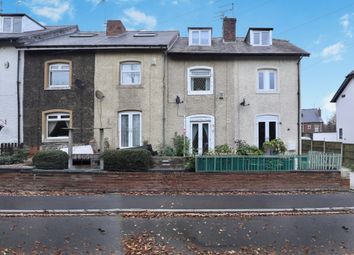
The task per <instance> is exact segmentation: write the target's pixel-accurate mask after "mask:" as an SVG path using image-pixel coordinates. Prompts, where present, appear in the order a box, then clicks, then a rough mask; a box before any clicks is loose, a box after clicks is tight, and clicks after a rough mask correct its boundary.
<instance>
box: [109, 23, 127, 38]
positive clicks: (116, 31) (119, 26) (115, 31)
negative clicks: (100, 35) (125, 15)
mask: <svg viewBox="0 0 354 255" xmlns="http://www.w3.org/2000/svg"><path fill="white" fill-rule="evenodd" d="M125 31H126V29H125V27H124V25H123V23H122V22H121V21H120V20H107V28H106V35H107V36H117V35H120V34H123V33H124V32H125Z"/></svg>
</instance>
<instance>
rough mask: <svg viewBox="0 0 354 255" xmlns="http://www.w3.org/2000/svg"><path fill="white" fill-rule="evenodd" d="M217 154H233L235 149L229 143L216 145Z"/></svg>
mask: <svg viewBox="0 0 354 255" xmlns="http://www.w3.org/2000/svg"><path fill="white" fill-rule="evenodd" d="M214 151H215V153H216V154H232V153H233V150H232V148H231V146H229V145H228V144H223V145H218V146H216V147H215V150H214Z"/></svg>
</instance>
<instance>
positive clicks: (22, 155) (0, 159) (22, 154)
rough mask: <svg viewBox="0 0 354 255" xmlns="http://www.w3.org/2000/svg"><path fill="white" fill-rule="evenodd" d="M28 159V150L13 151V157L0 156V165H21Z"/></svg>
mask: <svg viewBox="0 0 354 255" xmlns="http://www.w3.org/2000/svg"><path fill="white" fill-rule="evenodd" d="M27 157H28V150H25V149H15V150H14V153H13V155H4V156H0V165H11V164H16V163H22V162H23V161H24V160H26V159H27Z"/></svg>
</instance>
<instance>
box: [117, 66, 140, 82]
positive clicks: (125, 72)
mask: <svg viewBox="0 0 354 255" xmlns="http://www.w3.org/2000/svg"><path fill="white" fill-rule="evenodd" d="M120 84H121V85H140V84H141V64H140V62H124V63H121V64H120Z"/></svg>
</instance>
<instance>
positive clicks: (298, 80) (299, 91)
mask: <svg viewBox="0 0 354 255" xmlns="http://www.w3.org/2000/svg"><path fill="white" fill-rule="evenodd" d="M301 59H302V56H300V58H299V61H297V135H298V138H297V148H298V152H297V154H298V155H301V150H302V148H301V82H300V62H301Z"/></svg>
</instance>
